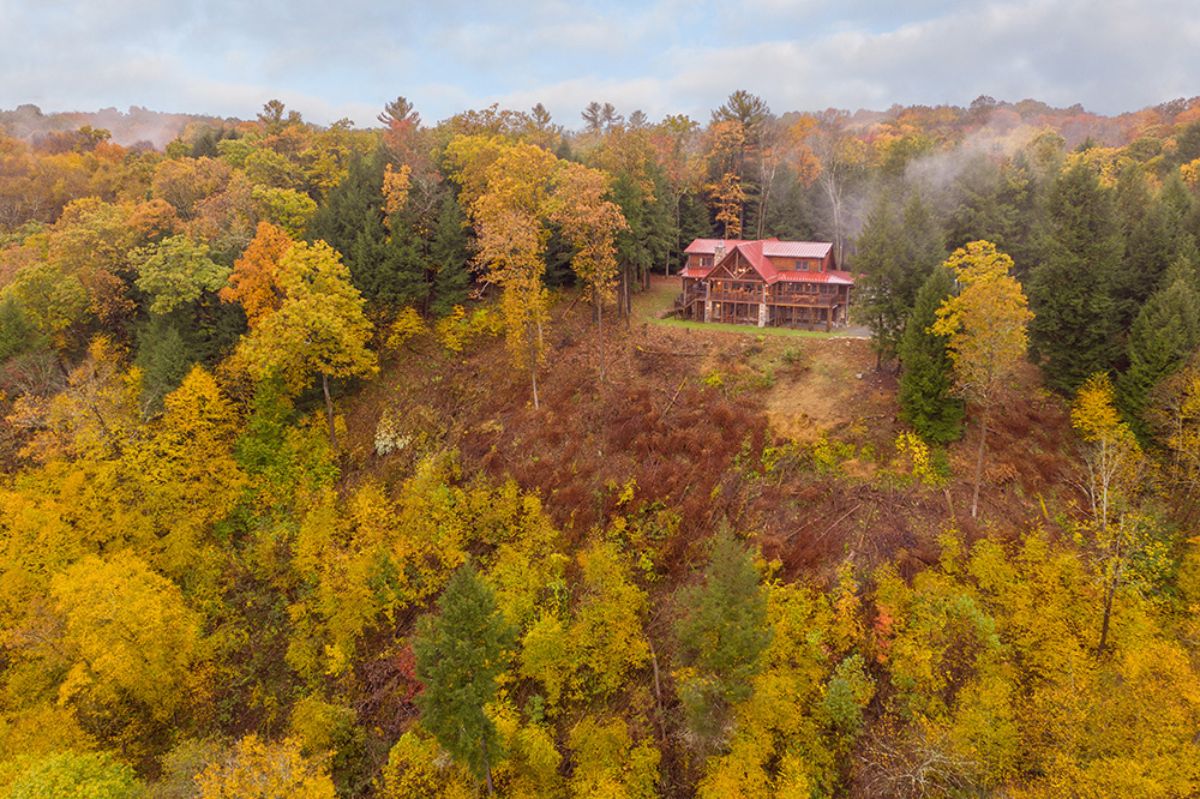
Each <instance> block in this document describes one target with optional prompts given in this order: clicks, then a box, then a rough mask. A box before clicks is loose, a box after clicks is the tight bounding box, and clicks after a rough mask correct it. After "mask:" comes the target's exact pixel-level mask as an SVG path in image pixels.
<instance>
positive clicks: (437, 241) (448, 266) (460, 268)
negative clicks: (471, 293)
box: [429, 191, 471, 316]
mask: <svg viewBox="0 0 1200 799" xmlns="http://www.w3.org/2000/svg"><path fill="white" fill-rule="evenodd" d="M429 256H430V261H431V263H432V264H433V270H434V274H433V299H432V301H431V302H430V305H429V310H430V312H431V313H432V314H433V315H434V316H445V315H446V314H448V313H450V310H451V309H452V308H453V307H454V306H455V305H461V304H462V303H463V302H465V301H466V299H467V291H468V289H470V286H471V271H470V259H469V256H468V255H467V220H466V217H465V216H464V215H463V212H462V208H461V207H459V204H458V199H457V198H456V197H455V196H454V193H453V192H451V191H446V192H445V193H444V194H443V195H442V202H441V206H440V208H439V210H438V217H437V225H436V227H435V228H434V231H433V241H432V242H430V245H429Z"/></svg>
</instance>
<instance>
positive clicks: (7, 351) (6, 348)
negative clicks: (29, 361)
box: [0, 295, 38, 361]
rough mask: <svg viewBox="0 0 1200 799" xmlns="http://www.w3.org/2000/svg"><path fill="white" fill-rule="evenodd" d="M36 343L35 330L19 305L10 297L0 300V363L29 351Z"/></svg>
mask: <svg viewBox="0 0 1200 799" xmlns="http://www.w3.org/2000/svg"><path fill="white" fill-rule="evenodd" d="M37 342H38V335H37V330H36V329H35V328H34V326H33V324H32V323H31V322H30V321H29V318H28V317H27V316H26V315H25V311H24V310H23V309H22V308H21V303H20V302H18V301H17V300H16V299H15V298H14V297H12V296H11V295H10V296H8V297H5V298H4V299H3V300H0V361H7V360H8V359H9V358H11V357H12V356H14V355H19V354H20V353H22V352H25V351H26V350H28V349H31V348H32V347H33V346H35V345H36V344H37Z"/></svg>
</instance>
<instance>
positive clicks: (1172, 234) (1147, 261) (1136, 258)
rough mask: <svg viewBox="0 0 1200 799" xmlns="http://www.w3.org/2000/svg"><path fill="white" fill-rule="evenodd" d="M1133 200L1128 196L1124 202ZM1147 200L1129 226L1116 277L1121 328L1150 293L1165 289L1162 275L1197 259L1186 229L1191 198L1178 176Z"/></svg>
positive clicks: (1193, 244) (1192, 242) (1134, 315)
mask: <svg viewBox="0 0 1200 799" xmlns="http://www.w3.org/2000/svg"><path fill="white" fill-rule="evenodd" d="M1120 188H1121V187H1120V184H1118V189H1120ZM1180 191H1182V195H1181V194H1180ZM1130 194H1133V192H1132V191H1131V192H1130ZM1135 197H1136V195H1135V196H1131V197H1127V198H1126V202H1132V201H1133V200H1134V199H1135ZM1146 200H1147V203H1146V206H1145V208H1144V210H1142V211H1141V212H1140V213H1138V214H1137V216H1136V217H1135V221H1134V222H1133V223H1132V224H1131V225H1130V227H1129V235H1128V239H1127V241H1126V246H1125V260H1124V263H1123V265H1122V268H1121V270H1120V272H1119V275H1118V276H1119V281H1118V286H1117V289H1116V299H1117V302H1118V303H1119V305H1120V316H1121V321H1120V324H1121V327H1122V328H1124V327H1127V326H1128V325H1129V324H1130V323H1131V322H1132V321H1133V319H1134V318H1135V317H1136V316H1137V314H1138V309H1139V308H1141V306H1142V304H1143V303H1145V302H1146V300H1147V299H1148V298H1149V297H1150V295H1151V294H1153V293H1154V292H1155V291H1157V290H1159V289H1161V288H1165V287H1166V285H1167V283H1168V282H1169V281H1167V279H1166V277H1165V276H1166V273H1167V270H1168V268H1169V267H1170V266H1171V265H1172V264H1174V263H1175V262H1176V261H1177V260H1179V259H1181V258H1186V259H1189V260H1192V261H1193V262H1195V261H1196V260H1197V251H1196V243H1195V240H1194V239H1193V238H1192V235H1191V233H1190V232H1188V230H1187V219H1188V216H1189V214H1190V213H1191V198H1190V196H1189V195H1188V193H1187V189H1186V188H1184V187H1183V185H1182V184H1181V183H1180V182H1179V180H1178V176H1175V179H1174V180H1168V181H1167V183H1166V184H1164V186H1163V188H1162V190H1161V191H1160V192H1159V194H1158V197H1156V198H1154V199H1153V200H1150V199H1149V198H1148V197H1147V198H1146Z"/></svg>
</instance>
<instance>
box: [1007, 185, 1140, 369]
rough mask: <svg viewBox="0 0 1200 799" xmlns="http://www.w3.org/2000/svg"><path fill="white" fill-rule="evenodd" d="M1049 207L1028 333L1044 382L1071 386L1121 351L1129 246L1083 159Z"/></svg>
mask: <svg viewBox="0 0 1200 799" xmlns="http://www.w3.org/2000/svg"><path fill="white" fill-rule="evenodd" d="M1048 206H1049V207H1048V209H1047V218H1048V227H1049V229H1048V232H1047V234H1046V236H1045V239H1044V241H1043V245H1042V261H1041V263H1039V264H1038V266H1037V267H1036V268H1035V269H1034V271H1033V274H1032V279H1031V281H1030V287H1029V294H1030V305H1031V306H1032V308H1033V310H1034V313H1035V314H1036V317H1035V318H1034V320H1033V322H1032V324H1031V325H1030V334H1031V339H1032V345H1033V346H1032V349H1033V351H1034V355H1035V356H1036V357H1037V358H1038V359H1039V360H1040V361H1041V364H1042V370H1043V372H1044V374H1045V378H1046V383H1047V384H1049V385H1050V386H1051V387H1053V388H1056V389H1059V390H1060V391H1071V390H1074V389H1075V387H1077V386H1078V385H1079V384H1080V383H1082V382H1083V381H1084V380H1085V379H1086V378H1087V377H1088V376H1089V375H1091V374H1093V373H1095V372H1103V371H1107V370H1109V369H1111V368H1112V367H1113V365H1114V364H1115V363H1116V362H1117V359H1118V357H1119V355H1120V351H1119V343H1118V338H1117V335H1118V332H1119V328H1118V324H1119V317H1120V308H1119V306H1118V303H1117V301H1116V299H1115V297H1114V296H1113V293H1114V283H1115V281H1116V271H1117V266H1118V264H1119V260H1120V257H1121V253H1122V250H1123V248H1122V242H1121V235H1120V230H1119V229H1118V227H1117V225H1116V220H1115V218H1114V214H1113V205H1112V199H1111V197H1110V196H1109V192H1108V191H1107V190H1106V189H1104V188H1103V187H1102V186H1101V185H1100V181H1099V179H1098V178H1097V177H1096V175H1095V173H1093V172H1092V170H1091V168H1090V167H1088V166H1087V165H1086V164H1085V163H1083V161H1078V162H1076V164H1075V165H1074V166H1072V167H1071V168H1070V169H1068V170H1067V171H1066V172H1064V173H1063V174H1062V175H1060V176H1059V178H1058V181H1057V182H1056V183H1055V185H1054V188H1053V189H1052V190H1051V193H1050V199H1049V204H1048Z"/></svg>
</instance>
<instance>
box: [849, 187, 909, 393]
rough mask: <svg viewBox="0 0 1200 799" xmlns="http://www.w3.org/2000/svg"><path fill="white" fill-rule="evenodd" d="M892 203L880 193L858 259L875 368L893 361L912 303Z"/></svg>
mask: <svg viewBox="0 0 1200 799" xmlns="http://www.w3.org/2000/svg"><path fill="white" fill-rule="evenodd" d="M901 238H902V231H901V229H900V225H899V224H898V222H897V220H896V216H895V213H894V212H893V210H892V207H891V204H890V203H889V201H888V199H887V197H886V196H884V195H880V196H879V198H878V199H877V201H876V203H875V205H874V207H873V208H872V209H871V212H870V214H869V215H868V216H867V222H866V224H865V225H864V226H863V230H862V233H861V234H860V235H859V237H858V241H857V253H856V255H855V258H854V267H855V269H856V271H858V272H860V273H861V274H862V276H863V277H862V279H861V280H860V281H859V282H858V284H857V285H856V286H855V291H856V297H857V306H858V314H859V318H860V319H862V320H863V321H864V322H866V324H867V325H868V326H869V327H870V328H871V345H872V348H873V349H874V350H875V368H877V369H878V368H880V367H882V366H883V364H884V363H888V362H891V360H892V359H893V358H895V356H896V345H897V343H898V342H899V340H900V334H901V333H902V332H903V331H904V319H905V318H906V317H907V316H908V311H909V306H908V305H907V304H906V303H905V298H904V282H905V279H904V277H905V276H904V272H905V263H904V261H905V252H904V244H903V242H902V241H901Z"/></svg>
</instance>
